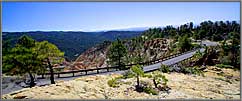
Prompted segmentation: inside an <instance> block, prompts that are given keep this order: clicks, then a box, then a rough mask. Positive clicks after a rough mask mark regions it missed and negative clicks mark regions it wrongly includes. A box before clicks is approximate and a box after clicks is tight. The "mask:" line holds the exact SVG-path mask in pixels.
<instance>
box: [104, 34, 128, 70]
mask: <svg viewBox="0 0 242 101" xmlns="http://www.w3.org/2000/svg"><path fill="white" fill-rule="evenodd" d="M126 55H127V49H126V47H125V46H124V45H123V44H122V42H121V41H120V40H119V39H117V41H115V42H113V43H112V45H111V46H110V48H109V51H108V54H107V57H108V59H109V61H108V64H110V65H111V66H119V67H120V68H121V69H123V68H124V67H123V65H125V61H124V59H125V56H126Z"/></svg>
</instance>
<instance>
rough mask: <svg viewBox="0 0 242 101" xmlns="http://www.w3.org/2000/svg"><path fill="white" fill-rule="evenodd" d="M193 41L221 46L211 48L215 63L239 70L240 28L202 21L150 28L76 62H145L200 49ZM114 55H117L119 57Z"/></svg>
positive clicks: (94, 65) (230, 24)
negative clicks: (212, 42)
mask: <svg viewBox="0 0 242 101" xmlns="http://www.w3.org/2000/svg"><path fill="white" fill-rule="evenodd" d="M196 40H210V41H216V42H219V43H221V45H219V46H218V47H214V50H215V49H216V50H218V51H219V52H217V53H216V54H215V56H216V57H217V58H216V59H217V60H218V61H220V63H222V64H226V65H233V66H235V67H238V66H239V64H240V63H239V60H240V57H239V53H240V51H239V50H240V46H239V44H240V24H239V23H238V22H236V21H226V22H224V21H216V22H212V21H204V22H201V23H200V25H197V26H194V24H193V23H192V22H190V23H187V24H183V25H180V26H178V27H177V28H175V27H173V26H166V27H163V28H150V29H148V30H146V31H144V32H143V33H142V34H141V35H140V36H137V37H134V38H132V39H127V40H120V41H119V42H118V41H115V42H112V44H110V45H109V46H105V47H103V48H104V49H102V51H99V50H95V47H94V48H93V49H94V50H88V51H86V52H85V54H82V55H81V56H80V57H79V58H78V59H77V61H76V62H77V64H78V66H79V68H83V66H84V67H100V66H107V65H108V62H110V63H112V64H110V65H118V64H130V63H139V62H145V61H150V60H154V59H158V58H161V57H163V56H165V55H169V54H173V53H176V52H184V51H188V50H190V49H192V48H195V47H201V46H200V43H198V42H197V41H196ZM99 47H100V46H99ZM122 47H124V48H122ZM122 50H123V51H122ZM93 53H95V54H93ZM112 54H113V55H112ZM115 54H121V57H120V56H117V55H115ZM110 58H113V60H114V61H112V59H111V60H110ZM118 58H119V59H118ZM82 60H85V65H80V64H83V63H82V62H84V61H82ZM97 60H102V61H97ZM117 62H118V63H117ZM113 63H116V64H113ZM88 64H89V65H88ZM76 68H77V67H76Z"/></svg>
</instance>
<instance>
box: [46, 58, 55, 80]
mask: <svg viewBox="0 0 242 101" xmlns="http://www.w3.org/2000/svg"><path fill="white" fill-rule="evenodd" d="M47 61H48V67H49V69H50V82H51V84H55V80H54V71H53V67H52V66H51V64H50V60H49V59H48V58H47Z"/></svg>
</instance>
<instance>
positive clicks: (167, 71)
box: [160, 65, 170, 73]
mask: <svg viewBox="0 0 242 101" xmlns="http://www.w3.org/2000/svg"><path fill="white" fill-rule="evenodd" d="M160 71H161V72H163V73H169V72H170V68H169V67H168V66H166V65H161V67H160Z"/></svg>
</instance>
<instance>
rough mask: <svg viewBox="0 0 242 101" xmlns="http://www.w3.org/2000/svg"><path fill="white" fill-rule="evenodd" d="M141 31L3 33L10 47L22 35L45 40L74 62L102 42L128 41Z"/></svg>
mask: <svg viewBox="0 0 242 101" xmlns="http://www.w3.org/2000/svg"><path fill="white" fill-rule="evenodd" d="M142 32H143V31H103V32H81V31H31V32H3V33H2V38H3V43H4V41H7V40H8V41H10V43H11V45H12V46H14V44H15V43H16V42H17V39H18V38H19V37H20V36H22V35H24V34H25V35H28V36H30V37H32V38H33V39H35V40H37V41H43V40H47V41H49V42H50V43H53V44H55V45H56V46H57V47H58V48H59V49H60V50H61V51H63V52H65V56H66V58H67V59H69V60H75V59H76V58H77V56H78V55H80V54H81V53H82V52H84V51H85V50H87V49H88V48H91V47H93V46H95V45H97V44H99V43H102V42H103V41H104V40H107V41H114V40H116V39H117V38H118V37H119V38H120V39H129V38H133V37H136V36H139V35H140V34H141V33H142Z"/></svg>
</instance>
